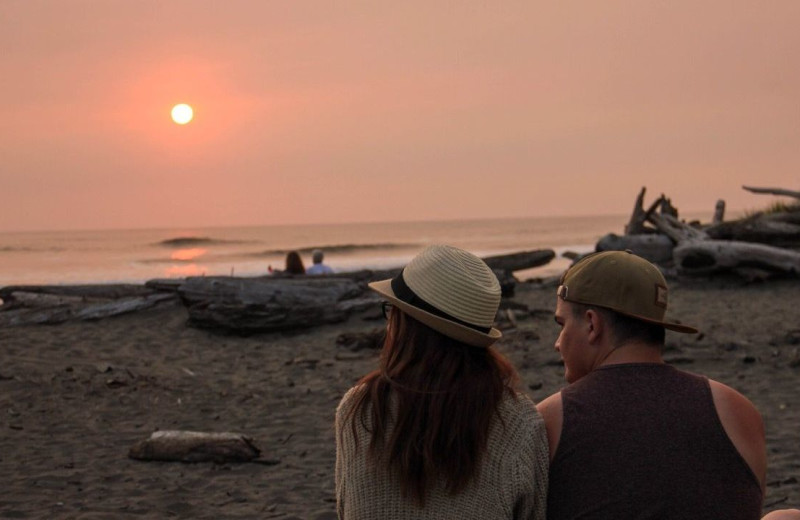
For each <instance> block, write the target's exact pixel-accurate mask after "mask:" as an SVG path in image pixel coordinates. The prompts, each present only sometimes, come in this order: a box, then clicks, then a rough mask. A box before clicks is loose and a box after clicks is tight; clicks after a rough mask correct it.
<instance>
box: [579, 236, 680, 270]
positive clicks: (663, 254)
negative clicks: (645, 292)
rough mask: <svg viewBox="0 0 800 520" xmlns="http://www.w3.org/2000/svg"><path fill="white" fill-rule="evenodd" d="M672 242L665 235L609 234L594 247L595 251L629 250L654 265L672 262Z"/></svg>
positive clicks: (673, 245)
mask: <svg viewBox="0 0 800 520" xmlns="http://www.w3.org/2000/svg"><path fill="white" fill-rule="evenodd" d="M674 248H675V244H674V242H672V240H670V238H669V237H667V236H666V235H662V234H660V233H648V234H644V235H616V234H614V233H609V234H607V235H605V236H604V237H602V238H600V240H598V241H597V244H596V245H595V250H597V251H625V250H630V251H633V252H634V253H635V254H637V255H639V256H641V257H642V258H646V259H647V260H649V261H650V262H653V263H656V264H668V263H670V262H672V250H673V249H674Z"/></svg>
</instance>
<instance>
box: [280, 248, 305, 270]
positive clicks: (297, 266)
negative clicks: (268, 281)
mask: <svg viewBox="0 0 800 520" xmlns="http://www.w3.org/2000/svg"><path fill="white" fill-rule="evenodd" d="M284 272H285V273H286V274H305V273H306V268H305V266H304V265H303V259H302V258H300V253H298V252H297V251H289V254H287V255H286V270H285V271H284Z"/></svg>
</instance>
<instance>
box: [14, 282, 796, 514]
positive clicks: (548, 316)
mask: <svg viewBox="0 0 800 520" xmlns="http://www.w3.org/2000/svg"><path fill="white" fill-rule="evenodd" d="M671 288H672V292H671V294H670V298H671V303H670V305H671V312H670V315H671V316H673V317H675V318H678V319H680V320H682V321H684V322H686V323H689V324H693V325H697V326H699V328H700V329H701V334H698V335H679V334H673V333H668V336H667V351H666V353H665V355H666V359H667V360H668V361H669V362H670V363H671V364H673V365H675V366H677V367H678V368H680V369H683V370H688V371H691V372H696V373H701V374H705V375H708V376H709V377H711V378H713V379H716V380H719V381H721V382H723V383H726V384H728V385H730V386H732V387H733V388H735V389H737V390H739V391H740V392H742V393H743V394H744V395H745V396H747V397H748V398H749V399H750V400H751V401H753V403H754V404H755V405H756V406H757V407H758V408H759V410H760V411H761V413H762V415H763V417H764V420H765V424H766V428H767V448H768V454H769V468H768V477H767V483H768V485H767V495H766V499H765V502H764V503H765V508H764V511H765V512H767V511H770V510H773V509H778V508H786V507H797V506H798V505H800V439H799V438H798V437H799V436H800V434H798V432H800V401H798V393H797V389H798V387H799V383H798V382H800V357H799V356H800V354H798V348H800V326H798V325H797V324H798V323H800V305H796V304H794V302H797V303H800V299H799V298H798V296H797V295H798V294H800V293H798V288H800V283H799V282H798V281H797V280H774V281H768V282H764V283H760V284H751V285H744V284H743V283H741V282H738V283H737V282H736V281H733V280H725V279H713V280H690V281H686V280H674V281H671ZM553 293H554V288H553V287H550V286H547V285H546V284H535V283H520V284H518V286H517V291H516V295H515V296H514V297H513V298H512V299H511V301H512V302H514V303H516V304H521V305H525V306H526V307H527V309H528V310H527V312H521V311H518V312H517V313H516V321H517V327H516V328H512V327H511V326H510V323H501V324H500V325H501V326H502V327H503V328H504V338H503V340H501V342H500V343H499V344H498V345H497V348H498V350H499V351H500V352H502V353H503V354H504V355H506V356H507V357H508V358H509V359H510V360H511V361H512V362H513V364H514V365H515V366H516V367H517V369H518V371H519V373H520V379H521V387H522V390H524V391H526V392H527V393H528V394H530V395H531V396H532V397H533V398H534V400H536V401H539V400H541V399H542V398H544V397H546V396H547V395H550V394H551V393H553V392H555V391H557V390H558V389H559V388H561V387H562V386H563V385H564V381H563V368H562V367H561V364H560V362H559V357H558V354H557V353H556V352H555V351H554V350H553V346H552V345H553V342H554V340H555V336H556V334H557V327H556V326H555V325H554V324H553V319H552V311H553V309H552V306H553V304H554V294H553ZM379 316H380V312H379V309H378V308H375V309H367V310H365V311H363V312H360V313H357V314H354V315H353V316H351V317H350V319H348V320H347V321H346V322H343V323H339V324H335V325H323V326H319V327H315V328H313V329H303V330H296V331H292V332H285V333H264V334H253V335H250V336H247V337H240V336H232V335H219V334H214V333H211V332H209V331H206V330H201V329H194V328H190V327H187V326H186V318H187V313H186V310H185V308H183V306H182V305H181V304H179V303H177V302H172V303H165V304H164V305H163V306H161V307H157V308H153V309H149V310H143V311H139V312H135V313H130V314H125V315H120V316H115V317H111V318H107V319H102V320H97V321H67V322H64V323H61V324H58V325H48V326H44V325H30V326H21V327H5V328H0V342H2V345H3V349H4V352H5V356H4V363H3V365H2V366H0V388H2V390H3V392H2V394H0V395H2V397H0V406H1V407H2V408H3V409H4V410H6V413H4V414H3V415H2V424H0V454H2V455H0V472H2V474H5V475H8V478H7V483H6V485H5V486H4V488H3V490H2V491H0V511H1V512H2V513H3V514H4V516H12V517H17V518H38V517H52V518H70V517H75V516H80V517H81V518H101V517H122V518H127V517H135V518H163V517H166V516H178V517H192V518H220V517H224V518H252V517H254V516H259V517H264V518H279V519H295V518H303V519H305V518H310V519H317V520H323V519H329V518H336V517H335V496H334V490H333V486H334V483H333V470H334V459H335V446H334V440H333V417H334V410H335V407H336V405H337V404H338V400H339V399H340V398H341V396H342V395H343V394H344V392H345V391H346V390H347V389H348V388H349V387H350V386H351V385H352V384H354V383H355V382H356V381H357V380H358V378H359V377H361V376H362V375H364V374H365V373H367V372H368V371H369V370H370V369H371V368H372V367H373V366H374V363H375V356H376V352H375V351H374V350H371V349H368V348H364V349H360V350H354V349H351V348H348V347H346V346H343V345H338V344H337V338H338V337H339V336H340V335H342V334H344V333H352V334H369V333H372V332H374V331H376V330H380V329H382V327H383V321H382V320H381V319H380V318H379ZM684 336H688V337H684ZM170 429H177V430H196V431H213V432H222V431H233V432H238V433H242V434H245V435H247V436H250V437H252V438H253V439H254V440H255V442H256V444H257V446H259V448H261V450H262V452H263V453H262V457H264V458H267V459H276V460H278V461H279V462H278V464H276V465H271V466H268V465H263V464H252V463H242V464H221V465H219V464H213V463H195V464H183V463H171V462H141V461H135V460H131V459H129V458H128V457H127V453H128V449H129V448H130V447H131V446H132V445H133V444H134V443H136V442H138V441H141V440H143V439H145V438H147V437H149V435H150V433H152V432H153V431H155V430H170Z"/></svg>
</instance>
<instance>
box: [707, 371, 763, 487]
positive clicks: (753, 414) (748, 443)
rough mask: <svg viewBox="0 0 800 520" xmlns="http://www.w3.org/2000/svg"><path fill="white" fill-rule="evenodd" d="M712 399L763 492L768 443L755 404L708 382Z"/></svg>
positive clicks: (723, 386)
mask: <svg viewBox="0 0 800 520" xmlns="http://www.w3.org/2000/svg"><path fill="white" fill-rule="evenodd" d="M708 382H709V383H710V385H711V395H712V396H713V398H714V406H715V407H716V409H717V415H719V419H720V421H721V422H722V426H723V428H725V433H727V434H728V437H729V438H730V440H731V442H733V445H734V446H735V447H736V449H737V450H738V451H739V454H740V455H741V456H742V458H743V459H744V460H745V461H746V462H747V464H748V465H749V466H750V469H752V470H753V473H755V475H756V477H757V478H758V481H759V483H760V484H761V490H762V491H764V485H765V482H766V478H767V441H766V436H765V433H764V421H763V420H762V419H761V414H760V413H759V412H758V410H757V409H756V407H755V406H754V405H753V403H751V402H750V400H749V399H747V398H746V397H745V396H743V395H742V394H740V393H739V392H737V391H736V390H734V389H733V388H731V387H729V386H726V385H724V384H722V383H720V382H717V381H714V380H711V379H709V381H708Z"/></svg>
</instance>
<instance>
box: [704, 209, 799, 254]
mask: <svg viewBox="0 0 800 520" xmlns="http://www.w3.org/2000/svg"><path fill="white" fill-rule="evenodd" d="M705 232H706V233H707V234H708V236H709V237H711V238H714V239H717V240H738V241H742V242H757V243H759V244H769V245H772V246H777V247H800V211H787V212H782V213H758V214H756V215H752V216H749V217H746V218H743V219H739V220H731V221H728V222H720V223H718V224H713V225H710V226H708V227H706V228H705Z"/></svg>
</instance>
